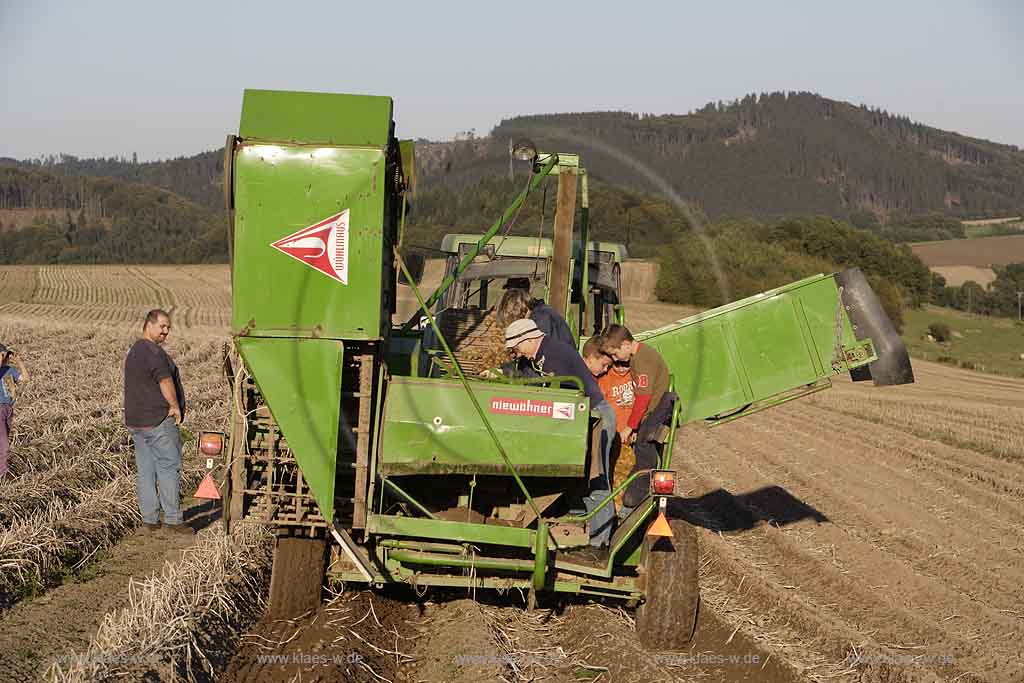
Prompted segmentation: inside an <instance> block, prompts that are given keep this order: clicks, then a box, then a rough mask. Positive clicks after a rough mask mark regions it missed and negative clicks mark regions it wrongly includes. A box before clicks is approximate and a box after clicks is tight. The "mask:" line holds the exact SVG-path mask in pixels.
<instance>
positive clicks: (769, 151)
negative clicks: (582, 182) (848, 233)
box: [417, 93, 1024, 223]
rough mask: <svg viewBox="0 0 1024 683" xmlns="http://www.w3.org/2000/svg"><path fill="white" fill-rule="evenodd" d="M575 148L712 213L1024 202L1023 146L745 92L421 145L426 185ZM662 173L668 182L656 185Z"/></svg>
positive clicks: (988, 210)
mask: <svg viewBox="0 0 1024 683" xmlns="http://www.w3.org/2000/svg"><path fill="white" fill-rule="evenodd" d="M521 137H526V138H529V139H531V140H533V141H534V142H535V143H537V146H538V147H539V148H540V149H546V150H554V151H558V150H564V151H579V152H580V153H581V154H582V155H583V159H584V162H585V164H586V166H587V167H588V168H589V169H590V171H591V173H592V174H593V175H594V176H595V177H597V178H601V179H603V180H605V181H607V182H609V183H613V184H616V185H623V186H626V187H632V188H639V189H644V190H648V191H654V192H663V191H664V185H667V186H668V187H671V188H672V189H673V190H674V191H675V192H676V193H678V195H679V196H681V197H682V198H683V199H685V200H687V201H689V202H692V203H693V204H694V205H695V206H697V207H698V208H700V209H702V210H703V211H704V212H705V213H706V214H707V215H708V216H709V217H710V218H712V219H718V218H722V217H725V216H756V217H766V216H780V215H791V214H826V215H831V216H836V217H841V218H855V217H856V216H857V215H858V214H862V215H863V214H870V215H872V216H873V217H874V218H875V219H876V220H878V221H879V222H882V223H884V222H887V221H888V220H889V219H890V218H893V217H897V218H898V217H900V216H906V215H916V214H921V213H929V212H936V211H941V212H944V213H948V214H951V215H958V216H984V215H987V214H993V213H995V214H1000V213H1005V212H1016V211H1019V210H1020V209H1022V208H1024V152H1022V151H1021V150H1019V149H1018V148H1016V147H1013V146H1009V145H1001V144H996V143H993V142H988V141H985V140H979V139H975V138H969V137H965V136H963V135H959V134H957V133H950V132H946V131H941V130H938V129H936V128H931V127H929V126H925V125H922V124H919V123H914V122H912V121H910V120H909V119H908V118H906V117H904V116H898V115H894V114H889V113H887V112H884V111H881V110H877V109H871V108H868V107H864V106H855V105H852V104H848V103H845V102H837V101H835V100H830V99H826V98H824V97H821V96H819V95H816V94H812V93H788V94H785V93H772V94H769V95H761V96H755V95H748V96H747V97H744V98H743V99H741V100H739V101H736V102H734V103H730V104H721V103H718V104H708V105H707V106H706V107H704V108H703V109H701V110H699V111H696V112H693V113H690V114H687V115H670V116H646V115H642V114H634V113H627V112H594V113H574V114H550V115H538V116H520V117H516V118H511V119H507V120H505V121H502V122H501V123H500V124H499V125H498V126H497V127H496V128H495V129H494V130H493V131H492V133H491V135H490V136H489V137H488V138H481V139H477V140H466V141H461V142H454V143H442V144H437V145H421V146H420V148H419V149H418V150H417V153H418V154H419V156H420V158H421V169H422V172H421V179H422V180H423V181H425V183H424V184H425V185H426V186H427V187H431V186H433V185H434V184H436V183H442V184H445V185H449V186H454V187H460V186H465V185H466V184H470V183H472V182H474V181H475V180H476V179H478V178H480V177H482V176H488V175H493V174H496V173H502V172H505V173H507V168H508V145H509V141H510V140H515V139H518V138H521ZM655 178H658V179H661V180H662V181H663V183H664V185H659V184H658V183H657V181H656V180H655Z"/></svg>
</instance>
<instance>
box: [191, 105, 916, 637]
mask: <svg viewBox="0 0 1024 683" xmlns="http://www.w3.org/2000/svg"><path fill="white" fill-rule="evenodd" d="M513 154H514V156H516V157H517V158H520V159H522V160H524V164H528V165H529V167H530V172H529V175H528V182H526V183H525V184H526V187H525V189H524V190H523V191H522V193H521V194H520V195H519V196H517V197H515V198H513V199H512V202H511V204H510V206H509V208H508V210H507V211H505V213H504V214H503V215H502V216H500V217H497V220H496V221H495V223H494V224H493V225H492V226H491V227H490V229H489V230H487V231H486V232H484V233H482V234H476V235H467V234H458V235H449V236H448V237H447V238H445V241H444V244H443V245H442V247H443V250H444V251H445V253H446V255H447V261H446V268H445V273H444V277H443V280H442V282H441V284H440V286H438V287H437V288H436V289H435V290H434V291H431V292H423V291H420V289H419V286H418V284H417V282H416V280H415V278H413V277H412V274H411V273H410V272H409V268H408V266H407V264H406V262H405V260H404V259H403V256H402V253H403V252H402V250H401V249H400V247H401V246H402V239H403V232H404V220H405V215H406V209H407V202H406V194H407V193H408V192H409V190H410V188H409V185H410V181H411V179H412V177H413V174H414V161H413V145H412V144H411V143H409V142H405V141H400V140H399V139H397V138H396V136H395V125H394V122H393V121H392V101H391V99H390V98H387V97H371V96H355V95H338V94H323V93H299V92H281V91H267V90H248V91H246V92H245V95H244V100H243V106H242V116H241V123H240V127H239V134H238V135H237V136H234V135H232V136H229V138H228V143H227V146H226V149H225V164H224V168H225V201H226V204H227V208H228V211H229V216H230V248H231V278H232V302H233V312H232V338H233V346H234V351H232V353H231V354H229V356H228V357H227V358H226V363H225V370H226V374H227V376H228V379H229V381H230V385H231V390H232V395H233V401H232V404H233V410H232V417H231V423H230V432H229V433H228V434H224V435H219V434H216V433H203V434H201V435H200V447H201V450H202V451H203V452H204V453H207V454H208V455H218V454H221V453H223V456H224V457H223V460H224V470H223V483H222V486H221V488H222V499H223V506H224V507H223V513H224V522H225V528H227V529H230V528H232V527H234V526H235V525H237V524H260V525H267V526H269V527H271V528H272V529H273V531H274V533H275V536H276V540H275V557H274V568H273V572H272V578H271V589H270V605H271V608H272V609H273V607H274V605H275V603H276V602H280V601H284V600H287V599H290V598H288V596H292V597H294V596H295V595H296V594H301V595H305V596H306V598H307V599H310V600H313V601H319V599H320V591H321V588H322V585H323V583H324V581H325V578H326V579H327V580H331V581H340V582H345V583H353V584H364V585H370V586H373V587H383V586H385V585H387V584H396V583H404V584H408V585H410V586H412V587H414V588H425V587H429V586H442V587H462V588H468V589H474V590H479V589H496V590H499V591H504V590H508V589H517V591H519V592H521V593H522V595H523V596H524V597H525V599H526V600H527V601H528V603H530V604H533V602H534V601H535V600H536V597H537V596H538V595H539V594H541V593H563V594H564V593H569V594H575V595H581V596H590V597H593V598H599V599H606V600H620V601H622V602H623V603H625V604H627V605H628V606H631V607H635V608H636V609H637V628H638V633H639V637H640V639H641V641H642V642H643V644H644V645H645V646H646V647H648V648H651V649H657V650H671V649H676V648H679V647H681V646H682V645H683V644H685V643H686V642H687V641H688V640H689V639H690V637H691V634H692V632H693V630H694V627H695V620H696V612H697V604H698V577H697V566H698V563H697V552H698V548H697V535H696V532H695V529H694V528H693V527H692V526H691V525H690V524H688V523H687V522H686V521H685V520H683V519H674V518H672V516H673V510H674V507H675V506H672V505H668V504H667V503H666V501H668V500H669V499H671V498H672V497H673V496H674V495H676V489H677V483H676V482H675V474H674V471H673V468H672V459H673V444H674V442H675V440H676V434H677V430H678V428H679V427H680V426H681V425H683V424H686V423H690V422H695V421H705V420H710V421H713V423H714V424H716V425H721V424H724V423H727V422H728V421H729V420H733V419H737V418H739V417H741V416H744V415H748V414H751V413H753V412H755V411H758V410H761V409H764V408H767V407H771V406H775V405H778V404H780V403H783V402H786V401H789V400H793V399H796V398H799V397H802V396H807V395H809V394H811V393H813V392H816V391H820V390H822V389H825V388H827V387H829V386H830V383H831V380H830V378H831V377H832V376H833V375H836V374H839V373H846V372H849V373H850V374H851V375H853V377H854V379H857V380H873V381H874V383H875V384H878V385H889V384H903V383H907V382H912V381H913V374H912V371H911V368H910V364H909V360H908V357H907V354H906V350H905V348H904V347H903V344H902V342H901V341H900V339H899V337H898V336H897V335H896V333H895V331H894V330H893V328H892V325H891V324H890V322H889V320H888V318H887V317H886V315H885V313H884V312H883V311H882V309H881V307H880V306H879V303H878V301H877V299H876V297H875V295H874V293H873V292H872V291H871V288H870V287H869V286H868V284H867V282H866V281H865V279H864V277H863V275H862V274H861V273H860V272H859V271H857V270H850V271H846V272H843V273H838V274H823V275H817V276H813V277H808V278H806V279H803V280H800V281H799V282H794V283H792V284H790V285H787V286H784V287H780V288H778V289H774V290H771V291H768V292H764V293H762V294H759V295H757V296H753V297H750V298H746V299H743V300H741V301H736V302H733V303H730V304H728V305H725V306H722V307H720V308H716V309H714V310H710V311H706V312H704V313H700V314H698V315H695V316H692V317H689V318H686V319H683V320H679V321H677V322H674V323H672V324H670V325H667V326H665V327H661V328H659V329H655V330H649V331H647V332H643V333H640V334H639V335H637V336H638V338H640V339H642V340H643V342H644V343H645V344H649V345H651V346H653V347H655V348H656V349H657V350H658V351H660V353H661V354H662V355H663V356H664V357H665V359H666V361H667V362H668V364H669V367H670V369H671V372H672V375H673V388H672V390H673V392H674V394H675V395H676V396H677V400H676V401H675V404H674V408H673V410H672V411H671V418H670V419H669V420H668V421H667V423H666V424H665V425H664V426H663V429H662V430H661V439H660V440H661V441H662V442H663V447H662V450H661V454H660V459H661V460H660V463H659V465H658V468H657V469H656V470H652V471H645V472H637V473H634V474H633V475H632V476H631V477H630V479H629V480H627V481H626V482H623V483H621V484H620V485H619V486H618V487H617V490H621V489H622V488H624V487H625V486H627V485H628V484H629V483H630V481H632V479H633V478H635V477H638V476H644V477H647V479H648V480H649V482H650V484H649V495H647V497H646V498H645V500H644V501H643V502H642V503H641V504H640V505H638V506H637V507H635V508H634V509H633V510H632V512H630V513H629V514H628V515H626V516H625V517H624V518H622V519H619V520H618V522H617V526H616V529H615V531H614V534H613V536H612V539H611V544H610V547H609V548H608V549H607V552H605V553H604V554H601V555H595V554H593V553H590V554H587V553H581V552H579V551H580V550H581V549H584V548H586V547H587V544H588V524H589V522H590V519H591V518H592V516H593V514H594V512H596V511H594V510H592V511H590V512H589V513H588V512H586V511H584V508H583V505H582V504H581V497H582V496H583V495H586V492H587V484H588V476H587V475H588V464H589V462H590V457H591V450H592V448H593V445H592V444H593V443H594V438H593V433H594V426H595V418H594V417H592V414H591V407H590V405H589V401H588V398H587V397H586V395H585V394H584V393H583V392H582V391H581V388H582V387H581V385H580V383H579V382H578V381H575V380H574V378H568V377H540V378H530V379H522V378H519V379H506V378H505V377H504V376H502V375H500V374H496V373H484V374H485V375H486V378H484V377H482V376H481V373H480V372H479V371H480V370H481V369H482V368H480V367H475V366H473V363H472V358H471V355H472V354H470V353H469V351H472V349H473V347H474V344H479V340H480V337H481V334H480V330H478V329H477V328H479V327H481V326H483V325H485V323H486V324H493V322H490V323H488V322H487V316H486V315H484V313H485V312H486V311H487V310H488V309H489V308H490V306H492V305H493V303H494V301H495V298H496V297H497V296H498V295H499V294H500V292H501V289H500V285H501V284H502V283H507V282H508V281H509V280H510V279H518V280H519V281H520V283H523V282H524V280H525V282H526V283H528V286H529V287H530V289H531V291H532V292H533V293H534V294H535V295H537V296H539V297H542V298H544V299H545V300H546V301H547V303H548V304H549V305H550V306H552V307H553V308H555V309H557V310H558V311H559V312H561V313H562V314H563V315H564V316H565V318H566V319H567V321H568V322H569V323H570V326H571V328H572V330H573V332H574V334H576V335H578V336H579V337H580V341H582V340H583V338H585V337H587V336H589V335H593V334H595V333H596V332H599V331H600V330H601V329H602V327H603V326H604V325H606V324H607V323H608V322H609V321H619V322H622V321H623V320H624V318H625V315H626V311H625V310H624V308H623V305H622V303H621V301H620V292H621V275H620V272H621V271H620V264H621V262H622V260H623V259H624V258H625V256H626V254H625V250H624V248H623V247H621V246H620V245H616V244H609V243H599V242H594V241H592V240H591V239H590V235H589V228H588V212H589V207H588V198H587V174H586V169H585V167H584V166H583V165H582V164H581V160H580V158H579V157H578V156H577V155H575V154H572V153H562V152H544V151H537V150H535V149H533V148H532V145H530V144H528V143H524V144H522V145H517V146H516V148H515V149H514V150H513ZM545 182H550V183H553V184H555V185H556V188H555V191H556V202H555V205H556V209H555V214H554V216H553V220H552V226H551V235H550V237H543V238H541V237H538V238H524V237H509V236H503V234H502V229H503V228H504V227H505V226H507V224H508V222H509V220H510V219H511V218H512V216H513V215H514V213H515V211H516V210H517V208H518V207H519V206H520V204H522V202H523V201H525V199H526V197H527V196H528V195H529V194H530V193H531V192H533V191H534V190H536V188H538V187H539V186H540V185H541V184H542V183H545ZM400 282H401V283H403V284H404V283H406V282H407V283H408V285H409V287H410V289H411V291H412V294H413V295H414V296H415V298H416V300H417V310H416V311H415V313H413V314H412V315H411V316H408V319H397V320H396V319H395V311H396V302H397V294H398V291H399V285H400ZM403 317H404V316H403ZM678 450H681V451H683V450H684V449H678ZM606 504H608V505H613V504H614V503H613V500H612V498H608V499H607V500H606Z"/></svg>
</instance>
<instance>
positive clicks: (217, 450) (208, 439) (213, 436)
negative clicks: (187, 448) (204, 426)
mask: <svg viewBox="0 0 1024 683" xmlns="http://www.w3.org/2000/svg"><path fill="white" fill-rule="evenodd" d="M199 452H200V453H202V454H203V455H208V456H211V457H212V456H215V455H220V454H221V453H223V452H224V435H223V434H221V433H220V432H199Z"/></svg>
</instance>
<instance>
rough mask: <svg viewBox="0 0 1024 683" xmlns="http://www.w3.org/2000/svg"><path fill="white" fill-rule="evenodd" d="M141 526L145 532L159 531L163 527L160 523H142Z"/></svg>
mask: <svg viewBox="0 0 1024 683" xmlns="http://www.w3.org/2000/svg"><path fill="white" fill-rule="evenodd" d="M142 526H144V527H146V530H147V531H160V527H161V526H163V525H162V524H160V522H143V524H142Z"/></svg>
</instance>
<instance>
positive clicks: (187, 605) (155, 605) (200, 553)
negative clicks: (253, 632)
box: [48, 525, 271, 683]
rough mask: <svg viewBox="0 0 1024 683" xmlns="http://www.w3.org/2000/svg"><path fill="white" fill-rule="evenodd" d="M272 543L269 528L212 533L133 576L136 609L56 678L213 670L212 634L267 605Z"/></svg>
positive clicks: (106, 623)
mask: <svg viewBox="0 0 1024 683" xmlns="http://www.w3.org/2000/svg"><path fill="white" fill-rule="evenodd" d="M270 548H271V538H270V535H269V534H268V533H267V532H266V530H265V529H263V528H262V527H257V526H252V525H239V526H238V528H237V529H236V530H235V531H234V532H233V533H232V534H231V535H229V536H228V535H224V534H223V533H222V532H221V530H220V529H219V528H210V529H208V530H207V531H204V532H203V533H202V534H201V535H200V536H199V538H198V540H197V542H196V544H195V545H194V546H193V547H191V548H189V549H188V550H186V551H185V554H184V557H183V558H182V559H181V560H180V561H178V562H175V563H167V564H166V565H164V569H163V571H162V572H161V573H160V574H159V575H154V576H150V577H147V578H145V579H143V580H142V581H134V580H133V581H131V583H129V585H128V603H129V604H128V606H127V607H125V608H123V609H120V610H117V611H115V612H111V613H109V614H107V615H106V617H105V618H104V620H103V623H102V624H101V625H100V628H99V630H98V631H97V633H96V635H95V636H94V637H93V639H92V641H91V642H90V643H89V647H88V649H87V650H85V651H83V652H77V653H73V654H71V655H68V656H66V657H63V658H62V660H63V661H62V662H61V663H56V664H54V665H53V666H52V668H51V669H50V672H49V674H48V676H49V677H50V679H51V680H54V681H60V682H62V683H86V682H89V683H92V682H94V681H107V680H139V679H141V678H142V677H143V676H145V675H147V672H150V673H149V675H158V676H160V678H162V679H164V680H177V679H184V680H195V679H196V678H199V677H203V676H209V675H211V674H212V672H213V664H212V663H211V661H210V658H209V657H208V656H207V655H208V647H209V644H208V642H206V641H205V640H204V634H209V633H215V632H225V631H227V632H232V631H235V632H237V629H236V628H235V627H236V626H237V625H238V624H239V622H240V621H242V620H244V618H246V617H247V616H249V617H251V615H252V614H253V613H254V612H259V611H261V610H262V607H263V600H264V597H263V596H264V584H265V582H266V580H267V577H268V576H269V571H270V564H271V556H270ZM217 645H218V646H221V645H222V643H217Z"/></svg>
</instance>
